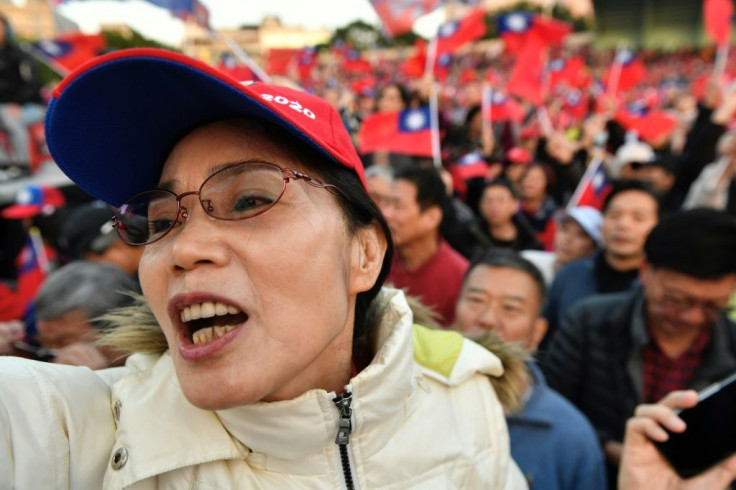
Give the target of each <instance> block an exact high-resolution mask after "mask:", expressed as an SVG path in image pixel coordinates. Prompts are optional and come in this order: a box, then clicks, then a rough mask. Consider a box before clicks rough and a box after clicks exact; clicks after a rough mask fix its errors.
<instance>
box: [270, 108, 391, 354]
mask: <svg viewBox="0 0 736 490" xmlns="http://www.w3.org/2000/svg"><path fill="white" fill-rule="evenodd" d="M259 126H260V127H261V128H263V131H264V134H267V135H268V136H269V137H270V138H271V139H272V140H273V141H276V142H278V144H279V145H280V146H283V147H286V148H287V151H289V152H290V153H291V154H292V155H294V156H295V157H296V158H297V159H298V160H299V161H301V162H303V163H305V164H306V165H307V166H309V167H310V169H314V173H315V174H316V175H318V176H319V177H320V178H321V180H322V181H323V183H325V184H331V185H334V186H335V187H337V188H338V189H339V192H335V193H334V194H335V197H336V198H337V201H338V203H339V205H340V208H341V209H342V211H343V214H344V216H345V220H346V222H347V225H348V229H349V230H350V231H351V232H356V231H358V230H359V229H360V228H368V227H370V226H372V225H373V224H374V223H376V224H378V226H379V228H380V229H381V232H382V233H383V236H384V239H385V240H386V245H387V247H386V254H385V255H384V257H383V264H382V265H381V271H380V272H379V274H378V278H377V279H376V282H375V284H374V285H373V287H371V288H370V289H369V290H367V291H364V292H362V293H358V295H357V298H356V302H355V322H354V327H353V328H354V331H353V341H354V342H353V343H354V350H355V348H356V347H357V348H362V347H363V346H365V345H367V341H368V335H369V334H370V331H371V330H372V328H373V325H371V324H370V323H371V322H369V321H367V320H368V310H369V307H370V306H371V303H372V302H373V300H374V299H375V298H376V296H377V295H378V293H379V291H380V290H381V287H382V286H383V283H384V281H385V280H386V277H387V276H388V273H389V271H390V269H391V260H392V258H393V250H394V246H393V241H392V240H391V231H390V230H389V227H388V224H387V223H386V219H385V218H384V217H383V214H382V213H381V211H380V210H379V209H378V207H377V206H376V204H375V202H373V200H372V199H371V198H370V196H369V195H368V191H367V190H366V189H365V187H364V186H363V183H362V182H361V181H360V178H359V177H358V174H357V173H355V171H354V170H351V169H349V168H347V167H345V166H343V165H339V164H337V163H335V162H333V161H330V160H329V159H328V157H326V156H325V155H322V154H320V153H319V152H318V151H317V150H315V149H314V148H313V147H311V146H308V145H307V144H305V143H303V142H301V141H299V140H296V139H295V138H294V136H293V135H291V134H288V133H286V132H285V131H284V130H283V129H281V128H280V127H278V126H276V125H274V124H272V123H269V122H265V121H263V122H259Z"/></svg>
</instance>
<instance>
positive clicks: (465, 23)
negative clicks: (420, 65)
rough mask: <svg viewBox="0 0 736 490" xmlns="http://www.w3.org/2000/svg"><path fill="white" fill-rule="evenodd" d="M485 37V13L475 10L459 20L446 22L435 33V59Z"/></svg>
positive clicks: (478, 9)
mask: <svg viewBox="0 0 736 490" xmlns="http://www.w3.org/2000/svg"><path fill="white" fill-rule="evenodd" d="M485 35H486V11H485V10H484V9H482V8H476V9H473V10H471V11H470V13H469V14H468V15H466V16H465V17H463V18H462V19H460V20H455V21H452V22H446V23H445V24H442V25H441V26H440V28H439V30H438V31H437V57H438V58H439V57H440V56H441V55H442V54H444V53H453V52H455V51H457V50H458V49H460V48H461V47H463V46H464V45H466V44H467V43H469V42H471V41H475V40H476V39H480V38H481V37H483V36H485Z"/></svg>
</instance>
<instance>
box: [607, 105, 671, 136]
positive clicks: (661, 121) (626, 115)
mask: <svg viewBox="0 0 736 490" xmlns="http://www.w3.org/2000/svg"><path fill="white" fill-rule="evenodd" d="M614 119H615V120H616V121H618V122H619V123H621V125H622V126H623V127H624V128H626V129H628V130H631V131H636V132H637V133H638V134H639V138H640V139H642V140H644V141H647V142H649V143H654V142H657V141H658V140H659V139H661V138H662V137H663V136H666V135H668V134H669V133H670V132H672V130H673V129H675V127H677V118H675V117H674V116H671V115H669V114H667V113H666V112H664V111H648V112H647V113H646V114H644V115H638V114H632V113H631V112H629V111H618V112H617V113H616V115H615V117H614Z"/></svg>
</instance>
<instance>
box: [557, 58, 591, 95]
mask: <svg viewBox="0 0 736 490" xmlns="http://www.w3.org/2000/svg"><path fill="white" fill-rule="evenodd" d="M547 77H548V79H549V87H550V89H553V90H554V89H555V88H557V87H558V86H560V85H567V86H568V87H575V88H583V87H586V86H588V85H590V76H589V75H588V74H587V73H586V69H585V61H584V60H583V58H581V57H580V56H573V57H571V58H568V59H565V58H555V59H553V60H551V61H550V62H549V63H547Z"/></svg>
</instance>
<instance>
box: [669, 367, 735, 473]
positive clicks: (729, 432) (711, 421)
mask: <svg viewBox="0 0 736 490" xmlns="http://www.w3.org/2000/svg"><path fill="white" fill-rule="evenodd" d="M677 413H678V415H679V417H680V418H681V419H682V420H683V421H684V422H685V423H686V424H687V429H686V430H685V431H684V432H681V433H675V432H669V431H668V433H669V439H668V440H667V441H665V442H658V443H656V445H657V448H658V449H659V451H660V452H661V453H662V455H664V457H665V458H666V459H667V460H668V461H669V462H670V464H671V465H672V467H673V468H674V469H675V471H677V473H678V474H679V475H680V476H681V477H683V478H688V477H691V476H694V475H697V474H698V473H701V472H703V471H705V470H707V469H708V468H710V467H712V466H714V465H715V464H717V463H719V462H720V461H722V460H724V459H725V458H727V457H728V456H729V455H731V454H733V453H736V373H734V374H732V375H730V376H728V377H727V378H725V379H723V380H721V381H719V382H717V383H714V384H712V385H711V386H709V387H707V388H705V389H704V390H703V391H701V392H700V393H698V404H697V405H695V406H694V407H692V408H687V409H684V410H680V411H678V412H677Z"/></svg>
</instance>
